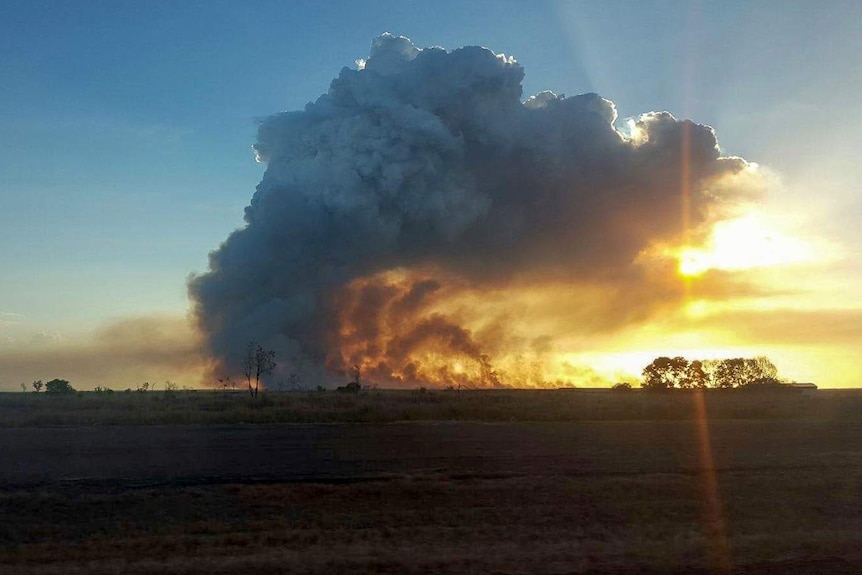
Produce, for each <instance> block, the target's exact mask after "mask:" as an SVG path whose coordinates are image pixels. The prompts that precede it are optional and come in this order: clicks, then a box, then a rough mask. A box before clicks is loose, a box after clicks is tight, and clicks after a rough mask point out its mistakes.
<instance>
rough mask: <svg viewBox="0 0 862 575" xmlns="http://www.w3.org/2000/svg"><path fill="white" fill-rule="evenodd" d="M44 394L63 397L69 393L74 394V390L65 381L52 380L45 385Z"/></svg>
mask: <svg viewBox="0 0 862 575" xmlns="http://www.w3.org/2000/svg"><path fill="white" fill-rule="evenodd" d="M45 392H46V393H52V394H56V395H64V394H69V393H75V388H74V387H72V384H70V383H69V382H68V381H66V380H65V379H52V380H51V381H49V382H48V383H46V384H45Z"/></svg>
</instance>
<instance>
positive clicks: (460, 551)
mask: <svg viewBox="0 0 862 575" xmlns="http://www.w3.org/2000/svg"><path fill="white" fill-rule="evenodd" d="M860 541H862V423H855V422H852V421H847V420H841V421H834V420H812V419H802V420H718V421H712V422H711V423H710V424H709V425H708V426H707V427H703V426H701V425H699V424H698V422H697V421H601V422H563V423H493V424H487V423H485V424H480V423H464V422H459V423H405V424H382V425H376V424H355V425H257V426H252V425H244V426H243V425H230V426H146V427H144V426H115V427H90V428H85V427H75V428H36V429H27V428H23V429H0V573H4V574H6V573H10V574H15V573H22V574H37V573H38V574H48V573H57V574H60V573H63V574H67V573H96V574H103V573H104V574H107V573H177V574H180V573H183V574H197V573H207V574H213V573H321V574H322V573H347V572H351V573H357V572H358V573H366V572H370V573H447V572H449V573H644V574H647V573H655V574H658V573H743V574H748V573H859V572H862V550H860V546H859V542H860Z"/></svg>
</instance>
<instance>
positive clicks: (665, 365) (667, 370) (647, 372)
mask: <svg viewBox="0 0 862 575" xmlns="http://www.w3.org/2000/svg"><path fill="white" fill-rule="evenodd" d="M687 369H688V360H687V359H685V358H684V357H679V356H677V357H673V358H671V357H657V358H655V359H654V360H653V361H652V363H650V364H649V365H648V366H646V367H645V368H644V370H643V378H644V380H643V383H642V384H641V386H642V387H644V388H645V389H654V390H656V389H671V388H673V387H674V386H679V387H686V386H687V380H686V371H687Z"/></svg>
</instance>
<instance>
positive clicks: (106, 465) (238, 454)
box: [0, 420, 862, 489]
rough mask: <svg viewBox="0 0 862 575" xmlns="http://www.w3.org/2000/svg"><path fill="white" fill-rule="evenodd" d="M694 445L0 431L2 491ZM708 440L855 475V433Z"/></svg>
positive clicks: (525, 460) (436, 426)
mask: <svg viewBox="0 0 862 575" xmlns="http://www.w3.org/2000/svg"><path fill="white" fill-rule="evenodd" d="M700 436H701V435H700V433H699V429H698V424H697V423H696V422H693V421H658V422H654V421H629V422H615V421H607V422H565V423H511V424H509V423H494V424H485V423H465V422H453V423H404V424H363V425H352V424H332V425H314V424H311V425H223V426H213V425H210V426H188V425H187V426H112V427H75V428H35V429H0V461H2V465H0V489H2V488H5V489H9V488H19V487H25V486H39V485H42V486H47V485H52V484H70V483H72V484H74V483H98V484H103V483H117V484H120V485H123V484H126V485H174V484H176V485H195V484H218V483H234V482H309V481H324V482H326V481H331V482H339V481H354V480H369V479H385V478H388V477H392V476H404V475H433V476H443V477H446V476H449V477H466V476H479V477H481V476H556V475H563V476H581V475H603V474H607V475H614V474H621V475H625V474H644V473H648V474H655V473H692V472H696V471H698V470H699V469H701V468H703V467H704V465H705V464H707V463H708V460H707V459H704V455H703V453H702V450H701V449H700V445H701V440H700ZM709 441H710V444H711V447H712V450H711V452H712V461H713V463H714V466H715V468H716V469H717V470H719V471H744V470H757V469H760V470H772V471H774V472H776V473H779V472H780V471H781V470H782V469H804V468H811V469H818V468H821V469H823V468H830V469H832V470H835V469H838V468H846V469H848V471H849V470H855V471H857V472H858V471H859V470H862V423H855V422H847V421H843V422H841V421H828V420H793V421H791V420H719V421H713V422H711V423H710V424H709Z"/></svg>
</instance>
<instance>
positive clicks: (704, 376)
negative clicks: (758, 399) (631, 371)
mask: <svg viewBox="0 0 862 575" xmlns="http://www.w3.org/2000/svg"><path fill="white" fill-rule="evenodd" d="M642 375H643V381H642V382H641V387H643V388H644V389H654V390H661V389H674V388H678V389H706V388H715V389H730V388H738V387H748V386H778V385H781V380H780V379H778V370H777V369H776V367H775V365H774V364H773V363H772V362H771V361H770V360H769V358H767V357H764V356H759V357H753V358H742V357H735V358H731V359H706V360H700V359H694V360H691V361H689V360H688V359H686V358H684V357H679V356H677V357H657V358H655V359H654V360H653V361H652V363H650V364H649V365H648V366H646V367H645V368H644V369H643V374H642Z"/></svg>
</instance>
